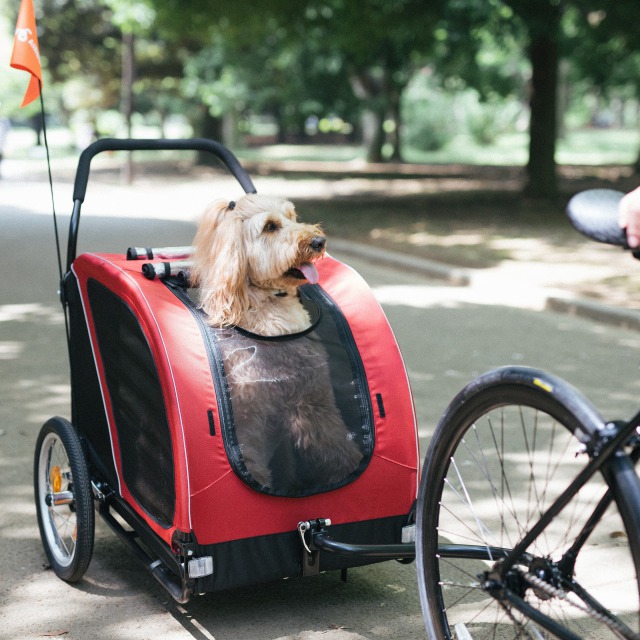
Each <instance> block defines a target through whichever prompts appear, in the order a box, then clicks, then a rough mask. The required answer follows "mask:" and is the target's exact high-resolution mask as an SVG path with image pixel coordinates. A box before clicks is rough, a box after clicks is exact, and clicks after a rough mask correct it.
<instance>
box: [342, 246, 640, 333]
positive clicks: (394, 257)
mask: <svg viewBox="0 0 640 640" xmlns="http://www.w3.org/2000/svg"><path fill="white" fill-rule="evenodd" d="M331 247H332V248H335V250H336V251H337V252H339V253H342V254H345V255H352V256H354V257H357V258H360V259H362V260H367V261H368V262H373V263H380V264H385V265H387V266H389V267H392V268H395V269H401V270H409V271H412V272H414V273H419V274H423V275H424V276H426V277H429V278H435V279H438V280H442V281H444V282H447V283H448V284H450V285H454V286H460V287H468V286H471V285H472V284H473V272H472V271H471V270H467V269H461V268H459V267H452V266H450V265H445V264H442V263H439V262H434V261H432V260H426V259H424V258H419V257H417V256H412V255H407V254H403V253H399V252H397V251H391V250H389V249H381V248H380V247H376V248H375V251H372V248H371V247H370V246H369V245H366V244H362V243H357V242H351V241H347V240H339V239H332V240H331ZM545 310H546V311H553V312H555V313H566V314H570V315H574V316H579V317H583V318H589V319H590V320H594V321H596V322H603V323H606V324H609V325H612V326H616V327H619V328H621V329H631V330H633V331H640V311H635V310H633V309H623V308H617V307H611V306H608V305H604V304H600V303H598V302H593V301H591V300H586V299H582V298H561V297H558V296H549V297H548V298H547V299H546V303H545Z"/></svg>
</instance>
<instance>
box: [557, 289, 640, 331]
mask: <svg viewBox="0 0 640 640" xmlns="http://www.w3.org/2000/svg"><path fill="white" fill-rule="evenodd" d="M545 309H547V310H548V311H555V312H558V313H568V314H571V315H574V316H580V317H583V318H589V319H591V320H595V321H597V322H604V323H606V324H611V325H614V326H616V327H619V328H621V329H633V330H634V331H640V311H635V310H633V309H620V308H616V307H609V306H607V305H604V304H600V303H598V302H592V301H591V300H584V299H572V298H557V297H555V296H551V297H549V298H547V304H546V307H545Z"/></svg>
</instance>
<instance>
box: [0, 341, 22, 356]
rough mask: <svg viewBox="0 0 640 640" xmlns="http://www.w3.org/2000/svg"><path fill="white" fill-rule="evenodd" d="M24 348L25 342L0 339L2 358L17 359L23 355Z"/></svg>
mask: <svg viewBox="0 0 640 640" xmlns="http://www.w3.org/2000/svg"><path fill="white" fill-rule="evenodd" d="M23 350H24V343H23V342H15V341H11V340H5V341H0V360H16V359H17V358H19V357H20V356H21V355H22V351H23Z"/></svg>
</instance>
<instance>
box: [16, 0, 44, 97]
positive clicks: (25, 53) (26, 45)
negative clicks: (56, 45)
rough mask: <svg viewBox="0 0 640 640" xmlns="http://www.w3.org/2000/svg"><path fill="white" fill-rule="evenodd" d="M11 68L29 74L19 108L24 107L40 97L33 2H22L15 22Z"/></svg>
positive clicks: (40, 71)
mask: <svg viewBox="0 0 640 640" xmlns="http://www.w3.org/2000/svg"><path fill="white" fill-rule="evenodd" d="M11 66H12V67H13V68H14V69H21V70H22V71H27V72H29V73H30V74H31V79H30V80H29V86H28V87H27V92H26V93H25V94H24V100H23V101H22V104H21V105H20V107H25V106H26V105H28V104H29V103H31V102H33V101H34V100H35V99H36V98H37V97H38V96H39V95H40V86H41V83H42V68H41V67H40V49H39V47H38V34H37V33H36V17H35V14H34V11H33V0H22V2H21V3H20V12H19V13H18V21H17V22H16V33H15V36H14V38H13V53H12V54H11Z"/></svg>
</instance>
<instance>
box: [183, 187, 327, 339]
mask: <svg viewBox="0 0 640 640" xmlns="http://www.w3.org/2000/svg"><path fill="white" fill-rule="evenodd" d="M325 242H326V239H325V236H324V234H323V232H322V230H321V229H320V227H318V226H316V225H308V224H303V223H300V222H298V221H297V219H296V211H295V208H294V206H293V204H292V203H291V202H289V201H288V200H285V199H283V198H278V197H274V196H261V195H256V194H250V195H246V196H243V197H242V198H240V199H239V200H238V201H237V203H233V202H232V203H229V202H218V203H216V204H214V205H212V206H211V207H210V208H209V209H208V210H207V211H206V212H205V214H204V216H203V219H202V221H201V223H200V226H199V228H198V232H197V234H196V237H195V240H194V248H195V252H194V256H193V259H194V265H193V269H192V272H191V279H192V282H195V283H197V284H198V285H199V287H200V305H201V307H202V309H204V311H205V312H206V313H207V315H208V317H209V323H210V324H211V325H212V326H217V327H226V326H233V325H235V326H239V327H242V328H243V329H246V330H247V331H250V332H252V333H257V334H259V335H265V336H277V335H283V334H287V333H296V332H299V331H303V330H304V329H306V328H307V327H308V326H309V324H310V319H309V315H308V313H307V312H306V311H305V309H304V307H303V306H302V304H301V303H300V300H299V298H298V295H297V290H298V287H299V286H300V284H302V283H303V282H304V281H305V280H307V281H308V282H310V283H312V284H315V283H316V282H317V281H318V272H317V270H316V268H315V267H314V266H313V263H314V262H315V261H316V260H317V259H318V258H321V257H322V256H323V255H324V251H325Z"/></svg>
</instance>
